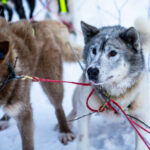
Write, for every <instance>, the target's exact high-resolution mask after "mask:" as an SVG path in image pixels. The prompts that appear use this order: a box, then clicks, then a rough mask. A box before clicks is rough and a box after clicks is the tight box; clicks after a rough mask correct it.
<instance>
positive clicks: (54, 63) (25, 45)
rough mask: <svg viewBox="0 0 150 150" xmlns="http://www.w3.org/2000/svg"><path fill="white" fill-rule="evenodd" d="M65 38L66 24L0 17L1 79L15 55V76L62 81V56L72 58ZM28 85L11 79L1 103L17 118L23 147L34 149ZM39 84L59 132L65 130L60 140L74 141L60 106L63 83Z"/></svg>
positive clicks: (66, 34)
mask: <svg viewBox="0 0 150 150" xmlns="http://www.w3.org/2000/svg"><path fill="white" fill-rule="evenodd" d="M33 28H34V30H35V36H34V35H33ZM68 40H69V38H68V31H67V29H66V27H65V26H64V25H62V24H61V23H58V22H56V21H50V20H46V21H42V22H33V23H29V22H28V21H25V20H21V21H19V22H16V23H13V24H11V25H10V24H8V23H7V22H6V21H5V20H4V19H0V52H4V50H5V55H4V58H3V59H1V60H0V68H1V73H0V82H2V81H3V80H5V79H6V78H7V77H8V74H9V72H8V63H11V64H12V65H14V64H15V61H16V57H18V60H17V63H16V67H15V72H16V74H17V75H29V76H38V77H42V78H50V79H57V80H62V71H63V70H62V55H63V56H64V57H65V59H66V60H73V59H72V58H73V57H72V56H70V55H71V51H70V50H69V48H68V47H67V45H66V42H68ZM3 42H5V44H3ZM65 50H66V51H67V52H65ZM68 53H69V55H68ZM66 54H67V55H66ZM66 56H67V57H66ZM30 85H31V81H30V80H24V81H21V80H14V81H11V82H9V83H8V84H7V85H6V86H5V87H4V88H3V89H2V90H1V91H0V105H4V110H5V113H6V114H7V115H8V116H10V117H14V118H15V119H16V121H17V125H18V128H19V130H20V134H21V137H22V144H23V150H33V149H34V148H33V147H34V144H33V119H32V109H31V105H30ZM41 86H42V87H43V89H44V91H45V93H46V94H47V96H48V98H49V99H50V97H51V103H52V104H53V105H54V107H55V110H56V116H57V118H58V123H59V128H60V132H61V133H65V134H64V135H65V137H64V138H63V137H62V138H61V141H62V142H63V143H64V144H66V143H67V142H68V141H69V140H73V138H74V136H73V134H71V131H70V129H69V128H68V125H67V122H66V117H65V114H64V111H63V108H62V99H63V92H64V91H63V85H62V84H60V83H51V84H49V83H41ZM66 135H67V136H66ZM26 137H28V138H26ZM66 137H67V138H66Z"/></svg>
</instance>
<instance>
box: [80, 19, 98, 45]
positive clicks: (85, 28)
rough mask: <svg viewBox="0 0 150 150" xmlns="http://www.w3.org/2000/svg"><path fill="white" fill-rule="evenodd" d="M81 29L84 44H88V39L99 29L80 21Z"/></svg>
mask: <svg viewBox="0 0 150 150" xmlns="http://www.w3.org/2000/svg"><path fill="white" fill-rule="evenodd" d="M81 29H82V32H83V36H84V42H85V43H88V42H89V41H90V39H91V38H92V37H93V36H94V35H96V34H97V33H98V32H99V29H97V28H96V27H93V26H91V25H88V24H86V23H85V22H83V21H81Z"/></svg>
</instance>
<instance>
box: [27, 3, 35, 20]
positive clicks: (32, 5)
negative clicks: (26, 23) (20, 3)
mask: <svg viewBox="0 0 150 150" xmlns="http://www.w3.org/2000/svg"><path fill="white" fill-rule="evenodd" d="M27 2H28V5H29V8H30V16H29V17H30V18H32V17H33V11H34V8H35V0H27Z"/></svg>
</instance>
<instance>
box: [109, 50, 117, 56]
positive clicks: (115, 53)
mask: <svg viewBox="0 0 150 150" xmlns="http://www.w3.org/2000/svg"><path fill="white" fill-rule="evenodd" d="M116 55H117V52H116V51H111V52H110V53H109V54H108V56H109V57H114V56H116Z"/></svg>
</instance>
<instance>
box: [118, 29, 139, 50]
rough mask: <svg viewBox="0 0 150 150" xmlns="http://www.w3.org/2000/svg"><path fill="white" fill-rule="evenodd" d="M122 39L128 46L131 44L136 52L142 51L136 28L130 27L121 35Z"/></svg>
mask: <svg viewBox="0 0 150 150" xmlns="http://www.w3.org/2000/svg"><path fill="white" fill-rule="evenodd" d="M120 37H121V39H123V40H124V41H125V42H126V43H127V44H130V45H131V46H132V48H133V49H134V50H139V49H141V44H140V38H139V33H138V32H137V31H136V29H135V28H134V27H130V28H129V29H127V30H126V31H125V32H123V33H121V34H120Z"/></svg>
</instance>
